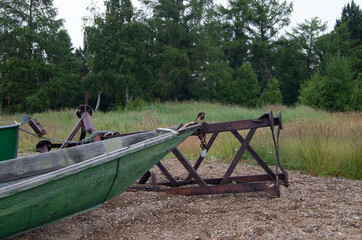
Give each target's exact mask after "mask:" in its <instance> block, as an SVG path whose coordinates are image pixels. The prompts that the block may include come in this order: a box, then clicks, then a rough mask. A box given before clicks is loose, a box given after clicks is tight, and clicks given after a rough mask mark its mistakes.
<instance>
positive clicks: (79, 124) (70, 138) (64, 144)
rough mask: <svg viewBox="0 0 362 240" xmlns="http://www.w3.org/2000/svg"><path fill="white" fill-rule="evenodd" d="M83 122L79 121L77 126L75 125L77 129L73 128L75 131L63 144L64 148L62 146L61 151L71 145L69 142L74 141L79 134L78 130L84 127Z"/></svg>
mask: <svg viewBox="0 0 362 240" xmlns="http://www.w3.org/2000/svg"><path fill="white" fill-rule="evenodd" d="M82 124H83V121H82V119H79V121H78V123H77V125H75V127H74V128H73V130H72V131H71V132H70V134H69V136H68V137H67V139H66V140H65V142H64V143H63V144H62V146H60V149H62V148H66V147H68V145H69V143H68V142H69V141H72V140H73V138H74V136H75V135H76V134H77V132H78V130H79V129H80V127H81V126H82Z"/></svg>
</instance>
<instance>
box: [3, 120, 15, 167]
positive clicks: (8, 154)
mask: <svg viewBox="0 0 362 240" xmlns="http://www.w3.org/2000/svg"><path fill="white" fill-rule="evenodd" d="M18 130H19V124H12V125H8V126H0V153H1V154H0V161H3V160H7V159H12V158H16V157H17V153H18Z"/></svg>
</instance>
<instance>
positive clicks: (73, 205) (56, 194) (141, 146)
mask: <svg viewBox="0 0 362 240" xmlns="http://www.w3.org/2000/svg"><path fill="white" fill-rule="evenodd" d="M196 129H197V127H194V128H192V129H190V130H189V131H185V132H183V133H180V134H179V135H177V136H176V135H173V134H171V133H167V134H165V135H164V136H163V137H162V138H163V139H161V140H160V141H158V140H157V138H155V140H152V139H150V140H147V141H145V142H141V143H136V144H133V145H131V146H130V147H123V146H122V142H119V141H118V142H117V140H107V141H109V142H106V141H104V142H105V143H104V146H105V148H106V153H104V154H102V155H100V156H97V157H94V158H92V159H90V160H86V161H84V162H81V163H76V164H74V165H71V166H67V167H65V168H62V169H59V170H55V171H52V172H49V173H46V174H43V175H40V176H35V177H30V178H29V177H27V180H25V183H22V182H20V183H15V184H13V185H14V186H15V187H13V188H12V185H11V184H10V185H9V184H7V183H2V185H1V184H0V238H4V237H8V236H11V235H14V234H18V233H21V232H24V231H28V230H31V229H34V228H37V227H39V226H42V225H45V224H49V223H51V222H54V221H57V220H60V219H62V218H65V217H67V216H71V215H74V214H76V213H80V212H83V211H86V210H88V209H92V208H94V207H97V206H99V205H100V204H102V203H103V202H104V201H106V200H109V199H111V198H114V197H116V196H118V195H119V194H120V193H122V192H123V191H125V190H126V189H127V188H128V187H129V186H130V185H131V184H132V183H134V182H135V181H136V180H137V179H138V178H140V177H141V176H142V175H143V174H144V173H145V172H147V171H148V170H149V169H150V168H152V167H153V166H154V165H155V164H157V163H158V162H159V161H160V160H161V159H162V158H164V157H165V156H166V155H167V154H168V153H169V152H171V151H172V149H174V148H175V147H176V146H177V145H179V144H180V143H181V142H182V141H183V140H184V139H186V138H187V137H188V136H190V135H191V134H192V133H193V132H194V131H195V130H196ZM112 141H113V142H112ZM102 143H103V142H102ZM98 144H99V143H98ZM117 144H118V145H121V146H120V147H123V148H122V149H120V150H116V151H114V149H115V148H116V145H117ZM88 145H91V144H88ZM75 148H76V147H75ZM75 148H73V151H74V149H75ZM88 148H89V146H88ZM59 151H62V150H59ZM84 163H86V164H84ZM73 166H74V167H73ZM0 167H1V166H0ZM23 172H24V171H22V174H24V173H23ZM24 176H26V174H25V175H24ZM32 179H34V181H32ZM13 181H15V182H16V181H19V180H13ZM26 183H29V184H30V186H29V184H28V185H27V184H26Z"/></svg>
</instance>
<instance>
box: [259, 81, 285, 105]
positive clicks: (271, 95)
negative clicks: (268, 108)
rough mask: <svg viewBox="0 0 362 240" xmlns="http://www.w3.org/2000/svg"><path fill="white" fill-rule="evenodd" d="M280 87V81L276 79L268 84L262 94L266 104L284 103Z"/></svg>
mask: <svg viewBox="0 0 362 240" xmlns="http://www.w3.org/2000/svg"><path fill="white" fill-rule="evenodd" d="M279 86H280V85H279V81H278V80H277V79H276V78H273V79H272V80H270V81H269V82H268V84H267V86H266V88H265V89H264V92H263V94H262V99H263V102H264V104H276V103H281V102H282V101H283V96H282V93H281V92H280V88H279Z"/></svg>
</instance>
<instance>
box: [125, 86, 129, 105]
mask: <svg viewBox="0 0 362 240" xmlns="http://www.w3.org/2000/svg"><path fill="white" fill-rule="evenodd" d="M125 92H126V102H125V106H126V107H127V105H128V103H129V92H128V85H127V84H126V89H125Z"/></svg>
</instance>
